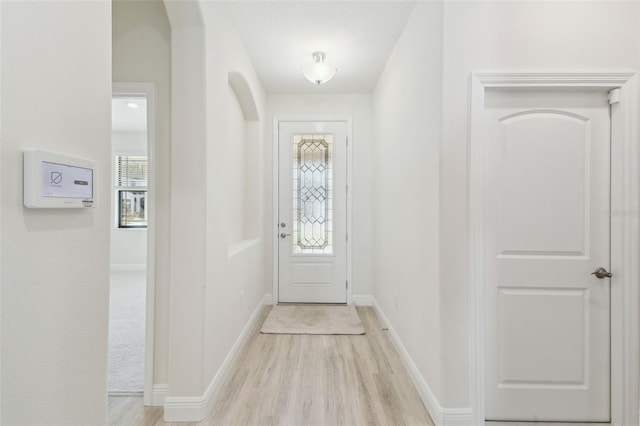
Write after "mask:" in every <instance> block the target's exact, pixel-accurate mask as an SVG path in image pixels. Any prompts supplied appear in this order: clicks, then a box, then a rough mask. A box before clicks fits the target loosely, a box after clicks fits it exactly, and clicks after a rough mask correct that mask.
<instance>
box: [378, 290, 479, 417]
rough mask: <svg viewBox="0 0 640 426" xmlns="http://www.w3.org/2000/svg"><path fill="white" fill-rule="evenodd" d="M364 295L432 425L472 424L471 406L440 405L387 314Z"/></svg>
mask: <svg viewBox="0 0 640 426" xmlns="http://www.w3.org/2000/svg"><path fill="white" fill-rule="evenodd" d="M366 297H368V298H370V301H371V303H372V305H371V306H373V308H374V309H375V311H376V313H377V314H378V317H380V321H381V322H382V325H383V327H385V328H387V330H388V331H389V337H390V338H391V341H392V342H393V345H394V346H395V348H396V350H397V351H398V354H399V355H400V358H401V359H402V361H403V363H404V365H405V367H406V369H407V372H408V373H409V376H410V377H411V380H412V381H413V384H414V385H415V387H416V390H417V391H418V394H419V395H420V398H421V399H422V402H423V403H424V406H425V408H426V409H427V411H428V412H429V415H430V416H431V419H432V420H433V423H434V425H435V426H473V425H474V424H475V423H474V421H473V420H474V419H473V416H472V411H471V408H444V407H442V405H440V402H439V401H438V399H437V398H436V396H435V395H434V393H433V391H432V390H431V388H430V387H429V384H428V383H427V381H426V380H425V379H424V377H423V376H422V374H421V373H420V370H418V367H417V366H416V364H415V362H413V359H412V358H411V355H409V351H407V348H405V346H404V345H403V344H402V341H401V340H400V337H399V336H398V334H397V333H396V331H395V330H394V329H393V326H392V325H391V323H390V322H389V320H388V319H387V316H386V315H385V314H384V312H383V311H382V308H381V307H380V305H379V304H378V302H377V301H376V300H375V298H374V297H373V296H366Z"/></svg>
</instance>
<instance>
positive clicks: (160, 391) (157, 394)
mask: <svg viewBox="0 0 640 426" xmlns="http://www.w3.org/2000/svg"><path fill="white" fill-rule="evenodd" d="M151 392H152V394H151V405H152V406H153V407H162V406H163V405H164V399H165V398H166V397H167V394H168V393H169V385H168V384H166V383H162V384H157V385H153V390H152V391H151Z"/></svg>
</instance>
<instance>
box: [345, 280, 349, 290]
mask: <svg viewBox="0 0 640 426" xmlns="http://www.w3.org/2000/svg"><path fill="white" fill-rule="evenodd" d="M344 283H345V285H346V288H347V290H349V281H345V282H344Z"/></svg>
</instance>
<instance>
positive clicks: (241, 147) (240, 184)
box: [226, 71, 260, 257]
mask: <svg viewBox="0 0 640 426" xmlns="http://www.w3.org/2000/svg"><path fill="white" fill-rule="evenodd" d="M228 82H229V92H228V93H229V95H228V96H229V99H228V102H227V105H228V108H227V111H228V117H227V118H228V119H227V123H228V126H229V127H228V129H227V130H228V136H229V138H228V142H227V161H226V164H227V168H228V169H227V176H229V178H230V181H229V184H228V191H229V196H228V200H229V201H228V206H229V216H228V227H227V229H228V238H227V242H228V245H229V256H230V257H231V256H234V255H236V254H238V253H239V252H241V251H243V249H244V248H246V247H247V246H248V245H249V244H250V243H251V242H254V241H257V239H259V237H260V228H259V211H260V209H259V200H260V193H259V183H258V176H259V158H260V155H259V152H260V147H259V140H260V133H259V132H260V125H259V121H260V117H259V114H258V108H257V105H256V101H255V98H254V96H253V93H252V91H251V88H250V86H249V84H248V83H247V80H246V79H245V78H244V76H243V75H242V74H241V73H239V72H237V71H231V72H229V75H228ZM238 107H239V108H238ZM238 109H239V110H240V111H241V117H239V112H238Z"/></svg>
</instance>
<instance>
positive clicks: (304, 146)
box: [275, 121, 348, 303]
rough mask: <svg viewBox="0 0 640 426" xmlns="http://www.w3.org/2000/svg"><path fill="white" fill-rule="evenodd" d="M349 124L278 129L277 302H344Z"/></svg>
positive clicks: (288, 125)
mask: <svg viewBox="0 0 640 426" xmlns="http://www.w3.org/2000/svg"><path fill="white" fill-rule="evenodd" d="M346 188H347V123H346V122H318V121H306V122H280V123H279V126H278V191H277V193H278V214H277V216H276V217H277V219H278V220H277V225H276V226H277V233H276V235H275V238H276V239H277V241H278V242H277V247H278V249H277V250H278V251H277V252H278V264H277V268H278V271H277V272H278V301H279V302H298V303H347V301H348V300H347V299H348V298H347V196H346V195H347V191H346Z"/></svg>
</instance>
